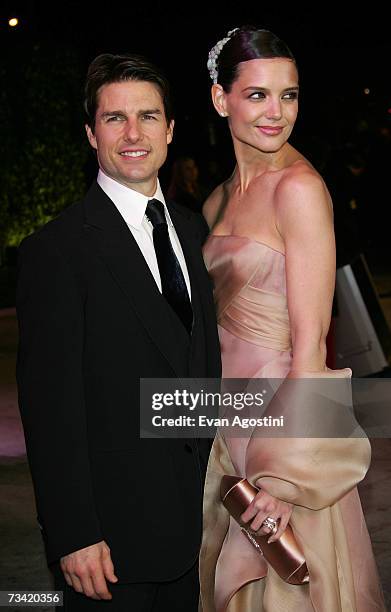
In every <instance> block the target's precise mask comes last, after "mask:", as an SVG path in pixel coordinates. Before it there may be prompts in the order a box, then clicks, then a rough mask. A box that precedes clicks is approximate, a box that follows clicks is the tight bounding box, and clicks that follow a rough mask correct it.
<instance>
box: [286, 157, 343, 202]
mask: <svg viewBox="0 0 391 612" xmlns="http://www.w3.org/2000/svg"><path fill="white" fill-rule="evenodd" d="M275 202H276V207H277V208H281V207H283V208H285V207H286V206H289V205H292V206H294V205H295V204H296V205H297V206H299V207H304V208H306V207H307V206H322V207H326V208H329V209H331V207H332V204H331V198H330V194H329V192H328V189H327V187H326V184H325V182H324V180H323V178H322V176H321V175H320V174H319V172H318V171H317V170H316V169H315V168H314V167H313V166H312V165H311V164H310V162H308V161H307V160H306V159H304V158H302V159H299V160H297V161H296V162H295V163H294V164H292V165H291V166H289V167H288V168H286V169H285V171H284V172H283V173H282V175H281V179H280V181H279V182H278V184H277V186H276V192H275Z"/></svg>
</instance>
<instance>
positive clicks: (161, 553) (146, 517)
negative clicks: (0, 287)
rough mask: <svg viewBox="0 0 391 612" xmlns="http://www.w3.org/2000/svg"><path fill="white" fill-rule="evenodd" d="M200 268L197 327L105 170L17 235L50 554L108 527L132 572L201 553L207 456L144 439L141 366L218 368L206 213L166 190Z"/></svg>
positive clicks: (29, 424) (177, 371) (153, 571)
mask: <svg viewBox="0 0 391 612" xmlns="http://www.w3.org/2000/svg"><path fill="white" fill-rule="evenodd" d="M168 206H169V211H170V215H171V218H172V220H173V223H174V225H175V228H176V231H177V234H178V237H179V239H180V241H181V244H182V248H183V251H184V255H185V259H186V263H187V267H188V270H189V275H190V282H191V293H192V306H193V312H194V325H193V333H192V336H191V339H190V338H189V336H188V334H187V332H186V331H185V329H184V327H183V325H182V323H181V322H180V320H179V319H178V317H177V316H176V314H175V313H174V312H173V311H172V309H171V308H170V306H169V305H168V303H167V302H166V301H165V299H164V298H163V297H162V295H161V294H160V292H159V290H158V288H157V286H156V283H155V281H154V279H153V276H152V274H151V272H150V270H149V268H148V265H147V264H146V262H145V260H144V257H143V255H142V253H141V252H140V250H139V247H138V246H137V244H136V242H135V240H134V238H133V236H132V234H131V232H130V231H129V229H128V227H127V225H126V223H125V221H124V220H123V218H122V216H121V215H120V213H119V212H118V210H117V208H116V207H115V205H114V204H113V202H112V201H111V200H110V199H109V198H108V197H107V196H106V194H105V193H104V192H103V191H102V190H101V188H100V187H99V186H98V185H97V184H96V183H94V184H93V186H92V187H91V189H90V191H89V192H88V194H87V196H86V198H85V199H84V200H83V201H82V202H80V203H77V204H75V205H73V206H71V207H70V208H68V209H67V210H66V211H65V212H64V213H62V214H61V215H60V216H59V217H57V218H56V219H54V220H53V221H51V222H50V223H48V224H47V225H46V226H45V227H43V228H42V229H41V230H39V231H38V232H36V233H35V234H33V235H32V236H29V237H28V238H27V239H25V240H24V241H23V242H22V244H21V247H20V258H19V263H20V265H19V284H18V293H17V314H18V320H19V331H20V342H19V351H18V362H17V382H18V390H19V406H20V411H21V415H22V420H23V425H24V430H25V437H26V444H27V452H28V458H29V462H30V467H31V472H32V477H33V482H34V488H35V494H36V502H37V511H38V520H39V522H40V525H41V528H42V531H43V536H44V540H45V544H46V551H47V558H48V562H49V563H52V562H55V561H57V560H58V559H59V558H60V557H61V556H63V555H65V554H67V553H69V552H71V551H75V550H78V549H81V548H83V547H85V546H88V545H90V544H93V543H95V542H98V541H100V540H105V541H106V542H107V543H108V545H109V546H110V548H111V554H112V558H113V562H114V567H115V571H116V574H117V576H118V577H119V579H120V580H121V581H124V582H126V581H131V582H133V581H135V582H138V581H162V580H169V579H173V578H175V577H177V576H179V575H180V574H181V573H183V572H184V571H186V569H187V568H190V567H191V565H192V564H193V563H194V561H195V560H196V558H197V554H198V550H199V544H200V536H201V504H202V477H203V473H202V472H203V468H204V465H205V463H206V460H207V456H206V455H205V453H204V455H203V454H202V442H205V441H199V443H197V441H195V440H187V441H186V440H164V439H159V440H158V439H140V437H139V379H140V378H142V377H143V378H149V377H162V378H170V377H186V376H192V377H219V376H220V354H219V347H218V337H217V331H216V321H215V314H214V305H213V299H212V291H211V283H210V280H209V277H208V274H207V271H206V270H205V267H204V264H203V260H202V254H201V249H200V246H201V243H202V241H203V239H204V238H205V227H204V226H203V220H202V219H201V218H200V217H198V216H197V215H194V214H193V213H191V212H189V211H186V210H184V209H182V208H181V207H177V206H175V205H173V204H169V205H168Z"/></svg>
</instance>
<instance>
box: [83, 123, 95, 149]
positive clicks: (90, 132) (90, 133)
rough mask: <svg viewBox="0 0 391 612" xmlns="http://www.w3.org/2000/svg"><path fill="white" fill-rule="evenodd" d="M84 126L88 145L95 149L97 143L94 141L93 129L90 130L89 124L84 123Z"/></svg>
mask: <svg viewBox="0 0 391 612" xmlns="http://www.w3.org/2000/svg"><path fill="white" fill-rule="evenodd" d="M84 127H85V129H86V134H87V138H88V142H89V143H90V145H91V147H92V148H93V149H97V148H98V145H97V143H96V137H95V134H94V133H93V131H92V129H91V128H90V126H89V125H87V124H86V125H85V126H84Z"/></svg>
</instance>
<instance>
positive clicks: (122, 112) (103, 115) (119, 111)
mask: <svg viewBox="0 0 391 612" xmlns="http://www.w3.org/2000/svg"><path fill="white" fill-rule="evenodd" d="M112 115H125V113H124V111H121V110H113V111H105V112H104V113H101V117H111V116H112Z"/></svg>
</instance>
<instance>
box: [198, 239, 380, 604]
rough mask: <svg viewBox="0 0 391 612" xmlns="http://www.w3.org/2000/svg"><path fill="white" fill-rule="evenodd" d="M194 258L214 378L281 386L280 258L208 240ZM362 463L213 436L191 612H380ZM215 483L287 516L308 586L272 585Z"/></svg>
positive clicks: (315, 444) (283, 303) (309, 446)
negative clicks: (214, 334)
mask: <svg viewBox="0 0 391 612" xmlns="http://www.w3.org/2000/svg"><path fill="white" fill-rule="evenodd" d="M204 258H205V262H206V266H207V268H208V270H209V273H210V275H211V277H212V279H213V281H214V287H215V302H216V309H217V319H218V323H219V336H220V343H221V350H222V364H223V377H225V378H284V377H285V376H286V375H287V373H288V371H289V369H290V365H291V359H292V353H291V338H290V328H289V316H288V308H287V299H286V275H285V257H284V255H283V254H282V253H280V252H279V251H276V250H274V249H272V248H271V247H269V246H267V245H266V244H263V243H261V242H257V241H255V240H252V239H249V238H246V237H238V236H210V237H209V239H208V240H207V242H206V244H205V247H204ZM350 374H351V372H350V371H349V370H338V371H329V372H327V373H326V374H325V373H319V374H317V375H316V376H317V377H318V376H319V377H322V376H327V377H328V378H330V377H336V378H341V377H342V378H345V380H346V393H347V394H349V393H350V391H351V389H350ZM304 375H305V374H304ZM343 384H345V383H343ZM369 463H370V446H369V442H368V440H367V439H366V438H365V437H361V438H360V437H355V438H347V439H342V438H334V439H333V438H317V439H312V438H311V439H310V438H278V439H276V438H275V439H270V438H258V439H251V438H250V440H249V438H246V439H244V438H227V439H226V440H224V439H223V438H222V437H221V436H220V435H217V436H216V439H215V440H214V443H213V447H212V452H211V455H210V460H209V465H208V471H207V478H206V484H205V496H204V535H203V543H202V549H201V555H200V579H201V600H200V609H201V610H202V611H203V612H215V611H216V612H223V611H225V610H227V611H228V612H314V611H316V612H375V611H384V610H385V606H384V601H383V596H382V592H381V588H380V586H379V581H378V575H377V569H376V565H375V562H374V557H373V553H372V547H371V542H370V538H369V535H368V531H367V528H366V524H365V520H364V517H363V513H362V509H361V503H360V499H359V496H358V492H357V488H356V485H357V483H358V482H359V481H360V480H362V479H363V478H364V476H365V473H366V471H367V469H368V467H369ZM223 474H231V475H238V476H242V477H246V478H248V479H249V480H250V481H251V482H252V483H255V482H257V484H258V486H261V487H262V488H264V489H265V490H266V491H268V492H269V493H270V494H271V495H274V496H275V497H278V498H280V499H283V500H285V501H287V502H290V503H292V504H294V509H293V513H292V517H291V521H290V523H291V526H292V528H293V530H294V533H295V535H296V538H297V539H298V540H299V541H300V543H301V545H302V547H303V551H304V554H305V557H306V561H307V566H308V570H309V575H310V582H309V584H307V585H302V586H296V585H289V584H287V583H285V582H284V581H282V580H281V579H280V578H279V576H278V575H277V574H276V573H275V572H274V571H273V569H272V568H270V566H267V564H266V562H265V561H264V559H263V558H262V556H261V555H260V554H259V553H258V552H257V551H256V549H255V548H254V547H253V546H252V545H251V543H250V542H248V540H247V539H246V538H245V537H244V536H243V534H242V533H241V531H240V529H239V528H238V526H237V524H236V523H235V522H234V521H233V519H232V518H230V517H229V515H228V513H227V511H226V510H225V508H224V506H223V505H222V503H221V501H220V493H219V488H220V481H221V476H222V475H223Z"/></svg>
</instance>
